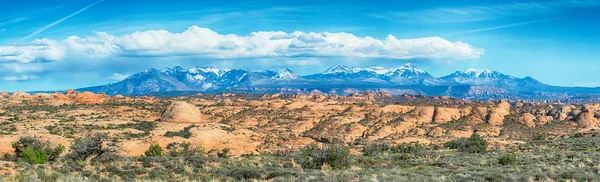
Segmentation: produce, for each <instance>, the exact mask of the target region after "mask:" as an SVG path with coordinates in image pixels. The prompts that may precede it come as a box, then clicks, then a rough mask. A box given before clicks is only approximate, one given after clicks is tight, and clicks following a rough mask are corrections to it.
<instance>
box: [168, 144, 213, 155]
mask: <svg viewBox="0 0 600 182" xmlns="http://www.w3.org/2000/svg"><path fill="white" fill-rule="evenodd" d="M204 154H205V152H204V149H203V148H201V147H198V146H193V145H192V144H191V143H189V142H183V143H175V142H174V143H170V144H169V145H167V155H168V156H170V157H186V156H195V155H198V156H204Z"/></svg>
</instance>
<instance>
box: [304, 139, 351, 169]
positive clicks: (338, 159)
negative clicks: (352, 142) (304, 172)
mask: <svg viewBox="0 0 600 182" xmlns="http://www.w3.org/2000/svg"><path fill="white" fill-rule="evenodd" d="M296 161H298V163H299V164H300V165H302V167H303V168H306V169H321V167H322V166H323V165H325V164H327V165H329V166H330V167H331V168H333V169H346V168H349V167H350V164H352V161H351V158H350V148H349V147H347V146H343V145H331V146H325V147H323V148H320V147H319V146H317V144H314V143H313V144H311V145H307V146H306V147H304V148H302V149H301V150H300V152H299V153H298V154H297V156H296Z"/></svg>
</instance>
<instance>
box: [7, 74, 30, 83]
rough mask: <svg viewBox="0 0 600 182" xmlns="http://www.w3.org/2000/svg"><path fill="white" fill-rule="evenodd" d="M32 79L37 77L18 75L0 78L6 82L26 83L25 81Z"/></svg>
mask: <svg viewBox="0 0 600 182" xmlns="http://www.w3.org/2000/svg"><path fill="white" fill-rule="evenodd" d="M33 79H38V77H37V76H35V75H20V76H7V77H4V78H2V80H4V81H7V82H17V81H27V80H33Z"/></svg>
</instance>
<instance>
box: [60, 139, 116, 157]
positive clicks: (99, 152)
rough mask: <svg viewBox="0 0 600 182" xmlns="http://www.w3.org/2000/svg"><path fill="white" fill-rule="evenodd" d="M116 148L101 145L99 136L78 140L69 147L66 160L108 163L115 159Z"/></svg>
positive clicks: (101, 141)
mask: <svg viewBox="0 0 600 182" xmlns="http://www.w3.org/2000/svg"><path fill="white" fill-rule="evenodd" d="M117 150H118V149H117V148H116V147H109V146H104V145H103V140H102V136H101V135H92V136H87V137H84V138H78V139H75V141H73V143H72V144H71V147H70V151H71V153H69V154H67V156H66V157H67V158H69V159H73V160H81V161H89V160H93V161H98V162H109V161H113V160H116V159H117V157H118V156H117Z"/></svg>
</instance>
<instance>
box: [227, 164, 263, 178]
mask: <svg viewBox="0 0 600 182" xmlns="http://www.w3.org/2000/svg"><path fill="white" fill-rule="evenodd" d="M264 173H265V171H264V170H262V169H257V168H248V167H245V168H244V167H237V168H232V169H230V170H229V171H228V173H227V176H229V177H232V178H235V179H237V180H249V179H262V177H263V175H264Z"/></svg>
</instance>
